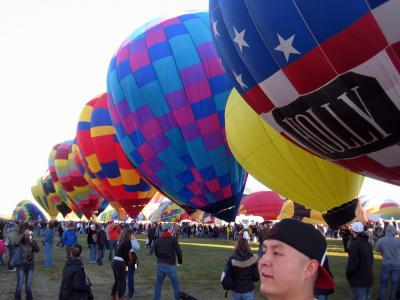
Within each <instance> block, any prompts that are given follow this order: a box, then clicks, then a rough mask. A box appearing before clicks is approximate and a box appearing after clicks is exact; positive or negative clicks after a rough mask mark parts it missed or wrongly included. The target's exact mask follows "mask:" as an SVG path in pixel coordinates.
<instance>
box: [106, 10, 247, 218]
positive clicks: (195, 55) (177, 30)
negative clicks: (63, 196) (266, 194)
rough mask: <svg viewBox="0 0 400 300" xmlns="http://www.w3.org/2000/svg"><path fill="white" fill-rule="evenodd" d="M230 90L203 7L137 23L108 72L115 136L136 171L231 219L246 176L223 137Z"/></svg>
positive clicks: (182, 199)
mask: <svg viewBox="0 0 400 300" xmlns="http://www.w3.org/2000/svg"><path fill="white" fill-rule="evenodd" d="M231 89H232V84H231V82H230V80H229V78H228V76H227V75H226V74H225V72H224V70H223V68H222V65H221V63H220V62H219V58H218V57H217V54H216V51H215V49H214V45H213V42H212V39H211V34H210V28H209V22H208V14H207V13H192V14H185V15H181V16H178V17H175V18H171V19H168V20H164V21H162V20H161V21H160V20H157V21H153V22H151V23H149V24H147V25H145V26H144V27H142V28H140V29H138V30H137V31H135V32H134V33H133V34H132V35H131V36H130V37H129V38H128V39H127V40H126V41H125V42H124V43H123V44H122V45H121V47H120V48H119V49H118V51H117V52H116V54H115V55H114V57H113V58H112V60H111V63H110V66H109V71H108V77H107V90H108V100H109V106H110V112H111V119H112V122H113V124H114V127H115V130H116V133H117V137H118V139H119V140H120V142H121V144H122V147H123V148H124V150H125V153H126V154H127V155H128V157H129V159H130V160H131V161H132V162H133V164H134V165H135V166H136V167H137V169H138V170H139V172H140V173H141V174H143V176H144V177H145V178H146V179H147V180H149V182H151V183H152V184H153V185H154V186H155V187H157V189H158V190H160V191H161V192H162V193H163V194H165V195H167V196H168V197H169V198H170V199H171V200H173V201H175V202H176V203H177V204H179V205H180V206H183V205H187V206H190V207H192V208H195V209H201V210H204V211H206V212H209V213H211V214H214V215H215V216H217V217H218V218H221V219H224V220H229V221H232V220H234V218H235V216H236V213H237V210H238V208H239V202H240V199H241V197H242V193H243V189H244V185H245V182H246V176H247V174H246V172H245V171H244V170H243V169H242V168H241V167H240V166H239V165H238V163H237V162H236V160H235V159H234V157H233V156H232V154H231V152H230V150H229V148H228V146H227V143H226V138H225V131H224V127H225V120H224V110H225V104H226V101H227V97H228V94H229V92H230V90H231Z"/></svg>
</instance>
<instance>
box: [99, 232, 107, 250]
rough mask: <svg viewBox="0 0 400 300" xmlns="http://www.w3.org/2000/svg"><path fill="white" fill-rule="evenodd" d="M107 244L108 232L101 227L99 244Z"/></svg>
mask: <svg viewBox="0 0 400 300" xmlns="http://www.w3.org/2000/svg"><path fill="white" fill-rule="evenodd" d="M106 244H107V235H106V232H105V231H104V230H102V229H101V230H100V231H99V232H98V233H97V245H99V246H100V247H104V246H105V245H106Z"/></svg>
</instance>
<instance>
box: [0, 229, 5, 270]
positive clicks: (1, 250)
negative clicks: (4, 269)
mask: <svg viewBox="0 0 400 300" xmlns="http://www.w3.org/2000/svg"><path fill="white" fill-rule="evenodd" d="M5 253H6V247H5V246H4V237H3V232H0V266H2V265H4V260H3V258H4V254H5Z"/></svg>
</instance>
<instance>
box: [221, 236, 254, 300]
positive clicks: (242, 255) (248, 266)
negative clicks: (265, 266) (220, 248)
mask: <svg viewBox="0 0 400 300" xmlns="http://www.w3.org/2000/svg"><path fill="white" fill-rule="evenodd" d="M257 261H258V256H257V255H255V254H252V253H251V249H250V245H249V242H248V240H246V239H245V238H243V237H241V236H240V237H239V239H238V240H237V243H236V247H235V252H234V254H233V255H232V256H231V257H229V259H228V261H227V263H226V266H225V268H226V269H230V271H229V272H230V274H231V276H232V281H233V289H232V300H240V299H246V300H253V299H254V289H255V284H254V282H256V281H259V280H260V275H259V273H258V269H257Z"/></svg>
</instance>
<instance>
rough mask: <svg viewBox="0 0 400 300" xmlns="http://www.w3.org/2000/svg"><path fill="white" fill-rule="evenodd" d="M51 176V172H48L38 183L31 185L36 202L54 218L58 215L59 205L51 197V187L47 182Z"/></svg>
mask: <svg viewBox="0 0 400 300" xmlns="http://www.w3.org/2000/svg"><path fill="white" fill-rule="evenodd" d="M49 177H50V174H49V173H48V172H46V174H45V175H44V176H42V177H40V178H39V179H38V180H37V181H36V184H35V185H33V186H32V187H31V192H32V196H33V198H35V200H36V202H37V203H38V204H39V205H40V206H41V207H42V208H43V209H44V210H45V212H46V213H47V214H48V215H49V216H50V217H51V218H52V219H54V218H56V217H57V215H58V210H57V206H56V205H55V204H54V203H53V202H52V201H50V199H49V189H48V184H47V179H49ZM50 179H51V177H50Z"/></svg>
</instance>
